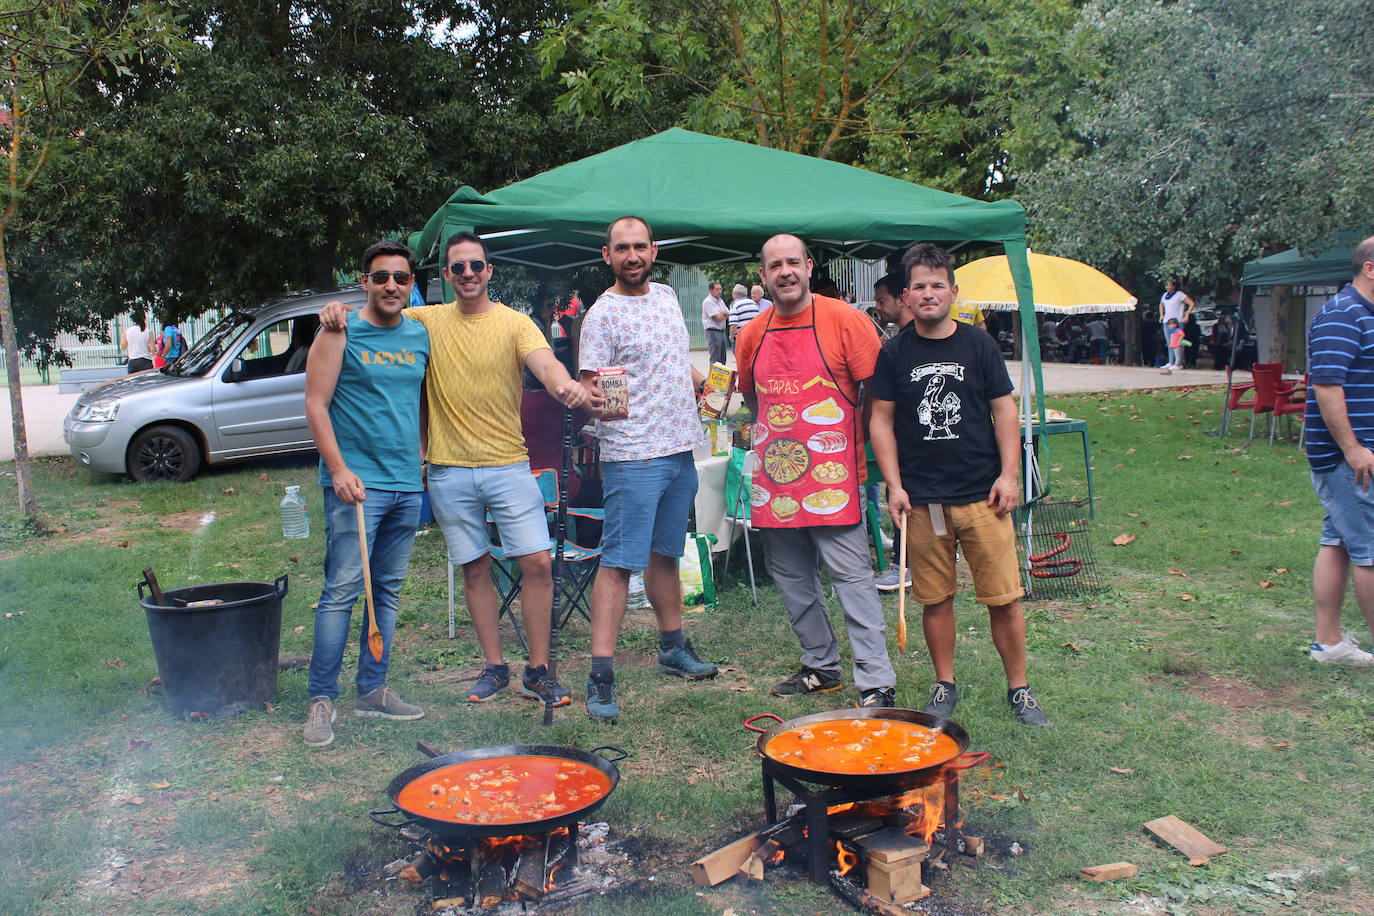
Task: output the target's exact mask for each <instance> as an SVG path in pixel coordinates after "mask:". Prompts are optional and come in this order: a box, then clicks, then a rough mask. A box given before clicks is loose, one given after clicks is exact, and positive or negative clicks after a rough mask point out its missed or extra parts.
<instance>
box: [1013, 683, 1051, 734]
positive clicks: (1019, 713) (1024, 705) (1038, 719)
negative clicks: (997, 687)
mask: <svg viewBox="0 0 1374 916" xmlns="http://www.w3.org/2000/svg"><path fill="white" fill-rule="evenodd" d="M1007 702H1008V703H1010V704H1011V708H1012V711H1013V712H1015V713H1016V718H1018V719H1020V720H1021V724H1022V725H1049V724H1050V720H1049V719H1047V718H1046V717H1045V710H1043V709H1041V708H1040V704H1039V703H1037V702H1035V697H1033V696H1032V695H1031V690H1030V688H1029V687H1017V688H1015V689H1014V690H1008V691H1007Z"/></svg>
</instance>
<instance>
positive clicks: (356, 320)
mask: <svg viewBox="0 0 1374 916" xmlns="http://www.w3.org/2000/svg"><path fill="white" fill-rule="evenodd" d="M362 267H363V289H364V290H365V291H366V293H367V304H366V305H365V306H363V308H362V309H361V310H360V311H357V312H355V313H353V314H352V315H350V316H349V321H348V326H347V329H346V331H347V333H345V334H321V335H320V336H319V337H317V338H316V340H315V343H314V344H313V345H312V346H311V347H310V355H309V358H308V359H307V360H306V370H305V415H306V419H307V420H308V421H309V423H310V431H311V433H312V434H313V435H314V437H315V445H316V447H317V448H318V449H319V451H320V486H322V487H323V488H324V520H325V557H324V589H323V591H321V593H320V601H319V604H318V605H317V606H316V610H315V642H314V648H313V650H312V652H311V654H310V714H309V716H308V717H307V719H306V723H305V729H304V738H305V743H306V744H308V745H310V746H311V747H323V746H324V745H326V744H329V743H330V742H331V741H333V740H334V721H335V720H336V719H337V718H338V714H337V713H336V712H335V711H334V700H335V699H336V698H337V697H338V695H339V668H340V667H341V665H342V664H343V653H344V647H345V645H346V644H347V643H348V630H349V624H350V619H351V616H352V610H353V605H354V604H355V603H356V602H357V600H358V596H359V594H360V593H361V592H362V588H363V567H362V551H361V550H360V549H359V547H358V506H360V505H361V506H362V510H363V518H364V526H365V530H366V532H367V554H368V568H369V570H370V571H371V577H372V599H373V610H374V613H375V614H376V618H377V628H378V629H379V630H381V634H382V644H383V646H384V648H383V651H382V657H381V659H380V660H377V659H374V658H373V657H372V653H371V651H370V650H369V648H368V641H367V627H366V625H364V626H363V627H361V628H360V632H359V650H358V678H357V700H356V701H355V703H354V714H355V715H359V716H381V717H383V718H387V719H418V718H420V717H421V716H423V715H424V714H425V713H424V710H422V709H421V708H420V707H418V706H415V705H412V704H410V703H406V702H404V701H403V700H401V698H400V697H398V696H397V695H396V692H395V691H393V690H392V689H391V688H390V687H387V686H386V672H387V663H388V661H389V659H390V655H391V636H392V633H393V631H394V630H395V628H396V604H397V596H398V595H399V594H400V591H401V584H402V583H403V582H405V578H406V572H407V570H408V568H409V565H410V551H411V547H412V546H414V543H415V529H416V527H417V526H418V525H419V523H420V504H421V500H422V498H423V494H424V483H423V481H422V478H421V468H420V462H421V443H420V390H421V386H422V385H423V384H424V378H425V368H426V367H427V366H428V364H429V332H428V331H426V330H425V327H424V325H422V324H420V322H418V321H412V320H410V319H408V318H403V317H402V316H401V309H403V308H405V306H406V305H407V304H409V299H410V292H411V288H412V287H413V285H414V283H415V263H414V260H413V259H412V257H411V254H410V249H409V248H407V247H406V246H405V245H403V244H401V243H399V242H378V243H377V244H375V245H373V246H371V247H370V248H368V249H367V251H365V252H364V253H363V261H362Z"/></svg>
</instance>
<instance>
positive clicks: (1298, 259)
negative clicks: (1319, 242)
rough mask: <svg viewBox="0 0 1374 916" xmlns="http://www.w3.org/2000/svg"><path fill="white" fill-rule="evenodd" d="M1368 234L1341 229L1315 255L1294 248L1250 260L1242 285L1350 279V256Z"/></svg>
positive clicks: (1328, 282)
mask: <svg viewBox="0 0 1374 916" xmlns="http://www.w3.org/2000/svg"><path fill="white" fill-rule="evenodd" d="M1362 238H1364V236H1362V235H1360V234H1359V233H1358V232H1341V233H1338V234H1337V235H1334V236H1332V237H1331V238H1330V239H1329V240H1327V242H1326V243H1325V244H1324V245H1323V246H1322V251H1321V253H1320V254H1317V255H1316V256H1313V257H1304V256H1303V255H1302V254H1301V253H1299V251H1298V249H1296V248H1290V249H1288V250H1287V251H1280V252H1279V253H1278V254H1271V255H1269V257H1267V258H1259V259H1258V260H1255V261H1247V262H1246V263H1245V270H1244V271H1243V272H1242V274H1241V277H1240V285H1241V286H1341V285H1344V284H1345V283H1346V282H1348V281H1349V280H1350V259H1351V257H1353V256H1354V254H1355V246H1356V245H1358V244H1359V243H1360V240H1361V239H1362Z"/></svg>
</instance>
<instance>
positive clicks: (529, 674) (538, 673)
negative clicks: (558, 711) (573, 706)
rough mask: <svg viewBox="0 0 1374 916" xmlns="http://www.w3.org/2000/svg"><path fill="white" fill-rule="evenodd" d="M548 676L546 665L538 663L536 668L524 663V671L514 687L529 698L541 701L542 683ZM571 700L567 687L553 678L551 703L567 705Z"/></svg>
mask: <svg viewBox="0 0 1374 916" xmlns="http://www.w3.org/2000/svg"><path fill="white" fill-rule="evenodd" d="M548 676H549V668H548V666H547V665H540V666H539V667H538V668H531V667H530V666H529V665H526V666H525V673H524V674H523V675H521V677H520V683H519V684H518V685H517V686H516V689H517V690H519V691H520V693H521V694H523V695H524V696H527V697H529V698H530V699H531V700H538V701H539V702H541V703H542V702H544V683H545V681H546V680H547V679H548ZM571 702H572V694H571V693H569V692H568V688H566V687H564V686H563V685H562V684H560V683H558V679H557V678H555V679H554V681H553V705H554V706H567V705H568V704H569V703H571Z"/></svg>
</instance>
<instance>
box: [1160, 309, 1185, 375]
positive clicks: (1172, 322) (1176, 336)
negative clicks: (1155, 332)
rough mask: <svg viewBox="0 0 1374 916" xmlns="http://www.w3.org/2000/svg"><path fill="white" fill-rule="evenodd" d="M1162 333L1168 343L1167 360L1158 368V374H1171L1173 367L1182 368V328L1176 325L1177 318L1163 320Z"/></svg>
mask: <svg viewBox="0 0 1374 916" xmlns="http://www.w3.org/2000/svg"><path fill="white" fill-rule="evenodd" d="M1164 333H1165V334H1166V335H1167V338H1168V344H1169V361H1168V362H1167V363H1165V365H1164V368H1163V369H1161V370H1159V374H1160V375H1173V374H1174V370H1175V369H1182V368H1183V328H1181V327H1179V326H1178V319H1177V318H1170V319H1169V320H1168V321H1166V322H1164Z"/></svg>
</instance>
